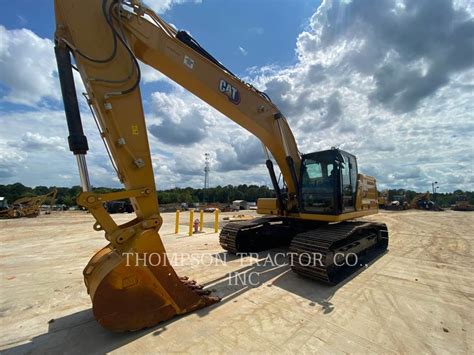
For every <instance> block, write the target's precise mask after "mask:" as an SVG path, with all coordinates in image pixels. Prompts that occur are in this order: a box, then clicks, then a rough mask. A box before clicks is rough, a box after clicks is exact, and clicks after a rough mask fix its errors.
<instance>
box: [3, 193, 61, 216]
mask: <svg viewBox="0 0 474 355" xmlns="http://www.w3.org/2000/svg"><path fill="white" fill-rule="evenodd" d="M57 193H58V190H57V189H53V190H51V191H50V192H48V193H47V194H44V195H40V196H26V197H21V198H19V199H17V200H15V201H14V202H13V203H12V204H11V206H8V208H6V209H3V210H0V218H21V217H28V218H33V217H38V216H39V214H40V210H41V205H43V204H44V203H45V202H46V201H47V200H49V202H50V203H49V204H50V210H51V207H52V205H54V202H55V200H56V194H57Z"/></svg>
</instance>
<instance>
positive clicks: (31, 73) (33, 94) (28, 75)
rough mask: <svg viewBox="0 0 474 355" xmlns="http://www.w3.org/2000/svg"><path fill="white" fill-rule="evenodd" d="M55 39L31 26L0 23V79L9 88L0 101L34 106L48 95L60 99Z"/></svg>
mask: <svg viewBox="0 0 474 355" xmlns="http://www.w3.org/2000/svg"><path fill="white" fill-rule="evenodd" d="M55 73H56V63H55V60H54V50H53V42H52V41H51V40H49V39H46V38H41V37H38V36H37V35H36V34H35V33H33V32H32V31H30V30H28V29H21V30H7V29H6V28H5V27H3V26H1V25H0V82H1V83H2V84H3V85H5V86H6V87H7V88H8V93H7V94H6V96H4V97H2V98H1V100H3V101H7V102H11V103H16V104H23V105H27V106H35V105H37V104H38V103H40V102H41V100H43V99H45V98H50V99H55V100H59V99H60V89H59V86H58V83H57V78H56V77H55Z"/></svg>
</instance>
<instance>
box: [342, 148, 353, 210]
mask: <svg viewBox="0 0 474 355" xmlns="http://www.w3.org/2000/svg"><path fill="white" fill-rule="evenodd" d="M342 157H343V159H344V161H343V162H342V164H341V165H340V176H341V198H342V212H343V213H345V212H352V211H355V195H356V187H357V186H356V185H357V180H356V179H357V165H356V162H355V159H354V158H352V157H350V156H347V155H345V154H343V155H342Z"/></svg>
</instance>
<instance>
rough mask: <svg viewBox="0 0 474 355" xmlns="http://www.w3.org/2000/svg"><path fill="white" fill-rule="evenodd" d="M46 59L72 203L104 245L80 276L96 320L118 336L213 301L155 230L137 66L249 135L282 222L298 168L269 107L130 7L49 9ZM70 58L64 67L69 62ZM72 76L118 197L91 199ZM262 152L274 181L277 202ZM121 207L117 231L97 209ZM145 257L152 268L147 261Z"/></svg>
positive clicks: (189, 44)
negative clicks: (71, 162)
mask: <svg viewBox="0 0 474 355" xmlns="http://www.w3.org/2000/svg"><path fill="white" fill-rule="evenodd" d="M55 13H56V25H57V27H56V34H55V43H56V46H55V52H56V58H57V63H58V72H59V79H60V82H61V90H62V96H63V101H64V106H65V112H66V118H67V123H68V129H69V137H68V141H69V146H70V150H71V151H72V152H73V153H74V155H75V156H76V159H77V163H78V167H79V172H80V178H81V185H82V188H83V192H82V193H81V194H80V195H79V197H78V200H77V201H78V204H80V205H82V206H84V207H86V208H87V209H88V210H89V211H90V212H91V213H92V214H93V216H94V217H95V219H96V223H95V224H94V229H95V230H97V231H104V232H105V237H106V239H107V240H108V241H109V245H107V246H106V247H105V248H103V249H102V250H100V251H99V252H98V253H97V254H96V255H95V256H94V257H93V258H92V259H91V260H90V262H89V264H88V265H87V266H86V268H85V269H84V279H85V283H86V286H87V289H88V292H89V294H90V296H91V299H92V303H93V310H94V315H95V317H96V319H97V320H98V321H99V323H100V324H101V325H102V326H104V327H105V328H108V329H112V330H117V331H122V330H134V329H140V328H143V327H147V326H151V325H154V324H156V323H158V322H160V321H163V320H166V319H169V318H171V317H172V316H174V315H176V314H183V313H186V312H189V311H192V310H195V309H198V308H201V307H204V306H207V305H209V304H212V303H214V302H216V301H217V299H216V298H215V297H210V296H208V292H205V291H203V290H202V289H201V287H199V286H197V285H196V284H195V283H194V282H191V281H189V280H187V278H180V277H178V276H177V275H176V273H175V271H174V270H173V268H172V267H171V266H170V262H169V260H168V258H167V255H166V251H165V249H164V246H163V244H162V242H161V239H160V237H159V234H158V231H159V229H160V226H161V224H162V219H161V217H160V214H159V208H158V200H157V193H156V187H155V180H154V174H153V168H152V160H151V153H150V148H149V143H148V137H147V129H146V124H145V119H144V113H143V107H142V99H141V95H140V87H139V83H140V78H141V72H140V66H139V64H138V60H141V61H142V62H144V63H146V64H148V65H150V66H151V67H153V68H155V69H157V70H159V71H160V72H162V73H163V74H165V75H167V76H168V77H169V78H170V79H172V80H173V81H175V82H177V83H179V84H180V85H182V86H183V87H184V88H186V89H187V90H189V91H190V92H192V93H194V94H195V95H196V96H198V97H200V98H201V99H203V100H204V101H206V102H207V103H209V104H210V105H211V106H213V107H214V108H216V109H217V110H219V111H220V112H222V113H223V114H224V115H226V116H227V117H229V118H230V119H232V120H233V121H235V122H236V123H238V124H239V125H241V126H242V127H244V128H245V129H247V130H248V131H249V132H251V133H252V134H254V135H255V136H257V137H258V138H259V139H260V140H261V142H262V143H263V146H264V149H265V152H266V154H267V157H268V159H267V166H268V168H269V170H270V175H271V178H272V182H273V184H274V187H275V190H276V192H277V197H278V200H279V209H280V210H281V211H282V213H284V211H285V210H288V209H291V208H293V207H294V206H296V204H297V198H296V195H297V184H298V179H297V173H296V172H297V171H298V169H299V165H300V163H301V161H300V156H299V153H298V150H297V146H296V143H295V139H294V137H293V134H292V133H291V130H290V128H289V126H288V124H287V121H286V119H285V118H284V117H283V115H282V114H281V113H280V112H279V110H278V108H277V107H276V106H275V105H274V104H273V103H272V102H271V101H270V99H269V98H268V97H267V96H266V95H265V94H263V93H261V92H260V91H258V90H257V89H255V88H254V87H252V86H251V85H249V84H247V83H245V82H243V81H241V80H240V79H238V78H237V77H236V76H235V75H233V74H232V73H231V72H230V71H229V70H227V69H226V68H225V67H223V66H222V64H220V63H219V62H218V61H217V60H215V59H214V58H213V57H212V56H210V55H209V54H208V53H207V52H206V51H205V50H204V49H202V48H201V47H200V46H199V44H198V43H197V42H196V41H195V40H193V39H192V38H191V37H190V36H189V35H188V34H186V33H185V32H178V31H176V30H175V29H174V28H172V27H171V26H170V25H168V24H167V23H166V22H164V21H163V20H162V19H161V18H159V17H158V16H157V15H156V14H154V13H153V11H151V10H150V9H149V8H147V7H145V6H144V5H142V4H141V3H140V2H139V1H122V0H55ZM71 57H72V58H73V59H74V63H75V65H76V66H74V64H73V63H72V61H71ZM73 69H76V70H77V71H78V72H79V74H80V76H81V78H82V81H83V83H84V86H85V88H86V91H87V93H86V94H85V96H86V98H87V102H88V104H89V106H90V107H91V110H92V114H93V116H94V118H95V119H96V122H97V125H98V127H99V130H100V135H101V137H102V138H103V140H104V142H105V144H106V148H107V151H108V153H109V154H110V156H111V160H112V163H113V165H114V168H115V169H116V172H117V175H118V178H119V179H120V181H121V182H122V183H123V185H124V186H125V188H126V189H125V191H122V192H116V193H110V194H96V193H94V192H92V191H91V186H90V182H89V176H88V171H87V165H86V159H85V156H86V153H87V150H88V144H87V138H86V137H85V135H84V133H83V128H82V122H81V117H80V109H79V105H78V101H77V94H76V90H75V85H74V75H73ZM268 152H271V154H272V155H273V157H274V159H275V160H276V162H277V163H278V165H279V167H280V170H281V172H282V175H283V177H284V180H285V183H286V186H287V189H288V194H287V195H286V196H285V197H283V194H282V193H281V191H280V189H279V187H278V183H277V179H276V177H275V173H274V171H273V166H272V162H271V160H270V155H269V154H268ZM124 198H128V199H130V201H131V202H132V205H133V207H134V210H135V213H136V218H135V219H134V220H132V221H130V222H128V223H126V224H124V225H117V224H116V223H115V221H114V220H113V219H112V217H111V216H110V215H109V214H108V213H107V211H106V210H105V208H104V202H107V201H111V200H118V199H124ZM153 257H154V258H155V259H154V260H152V258H153Z"/></svg>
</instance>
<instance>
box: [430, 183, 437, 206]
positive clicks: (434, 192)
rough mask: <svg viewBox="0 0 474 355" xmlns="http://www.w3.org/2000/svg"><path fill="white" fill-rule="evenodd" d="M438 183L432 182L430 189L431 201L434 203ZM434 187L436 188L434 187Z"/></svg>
mask: <svg viewBox="0 0 474 355" xmlns="http://www.w3.org/2000/svg"><path fill="white" fill-rule="evenodd" d="M436 185H438V181H435V182H432V183H431V188H432V190H433V201H434V202H436V190H437V189H438V188H439V187H438V186H436ZM435 186H436V187H435Z"/></svg>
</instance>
